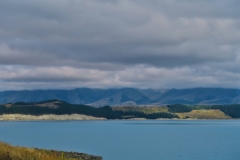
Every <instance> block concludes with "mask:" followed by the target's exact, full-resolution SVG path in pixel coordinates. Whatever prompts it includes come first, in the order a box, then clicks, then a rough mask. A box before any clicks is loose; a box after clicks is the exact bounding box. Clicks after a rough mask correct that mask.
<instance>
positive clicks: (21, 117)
mask: <svg viewBox="0 0 240 160" xmlns="http://www.w3.org/2000/svg"><path fill="white" fill-rule="evenodd" d="M105 120H132V121H146V120H156V121H161V120H171V121H173V120H180V121H181V120H185V121H190V120H239V119H234V118H228V119H197V118H188V119H180V118H173V119H167V118H158V119H146V118H131V119H106V118H102V117H93V116H87V115H82V114H71V115H67V114H64V115H55V114H44V115H40V116H35V115H25V114H3V115H0V122H2V121H105Z"/></svg>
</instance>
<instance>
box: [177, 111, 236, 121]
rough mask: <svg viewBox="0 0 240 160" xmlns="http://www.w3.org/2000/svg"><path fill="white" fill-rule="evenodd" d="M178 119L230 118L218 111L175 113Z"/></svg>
mask: <svg viewBox="0 0 240 160" xmlns="http://www.w3.org/2000/svg"><path fill="white" fill-rule="evenodd" d="M177 115H178V116H179V118H180V119H185V118H194V119H230V118H231V117H230V116H228V115H226V114H224V113H223V112H222V111H220V110H192V111H191V112H186V113H177Z"/></svg>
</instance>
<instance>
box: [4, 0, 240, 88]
mask: <svg viewBox="0 0 240 160" xmlns="http://www.w3.org/2000/svg"><path fill="white" fill-rule="evenodd" d="M239 5H240V2H239V1H238V0H229V1H224V0H210V1H209V0H203V1H195V0H194V1H193V0H161V1H159V0H151V1H145V0H131V1H130V0H103V1H98V0H92V1H89V0H81V1H77V0H61V1H59V0H52V1H46V0H42V1H35V0H31V1H30V0H22V1H7V0H2V1H1V2H0V21H1V24H0V65H2V66H7V67H9V66H10V67H12V66H17V67H18V69H14V70H11V71H10V70H9V69H8V70H7V71H4V70H3V69H1V67H0V72H1V73H3V72H4V73H6V72H8V73H13V72H14V73H15V76H12V77H4V76H3V74H2V75H0V81H1V80H2V81H4V82H3V83H8V81H9V83H10V81H11V83H15V85H17V84H16V83H18V85H19V86H20V83H21V84H22V85H23V83H24V82H26V81H28V82H31V83H32V84H34V82H39V83H38V85H39V86H41V84H42V86H49V85H47V84H46V83H49V84H50V83H52V82H54V81H56V82H59V84H58V85H56V86H63V85H61V84H60V83H61V82H71V81H74V83H75V84H76V86H77V85H79V86H84V85H86V86H89V85H90V86H98V87H107V86H130V87H131V86H136V87H138V86H145V87H148V85H152V87H164V86H167V87H170V88H171V87H176V86H183V87H184V86H186V87H190V86H196V87H197V86H199V85H202V86H203V87H204V86H211V85H213V86H215V85H216V86H217V85H219V86H220V85H221V84H224V85H225V84H226V85H227V86H234V85H236V86H237V87H240V86H239V83H238V82H237V81H236V79H237V78H238V75H239V70H238V69H237V68H238V67H239V62H240V61H239V56H240V52H239V44H240V28H239V24H240V19H239V18H240V16H239V15H240V10H239V9H238V6H239ZM206 66H207V67H206ZM63 67H68V68H70V70H71V71H72V72H73V73H74V74H82V70H84V73H83V74H84V75H85V76H83V77H81V76H76V75H74V74H72V75H67V73H66V72H61V73H59V74H56V73H55V72H54V73H51V68H52V69H54V70H55V71H56V70H58V68H63ZM151 67H152V68H154V69H152V71H151V72H150V70H151ZM23 68H28V70H31V69H32V72H33V73H34V74H33V73H29V72H26V73H24V74H23V73H22V72H20V70H21V71H23ZM44 68H49V71H48V70H47V69H46V75H44V73H43V72H42V71H41V70H43V69H44ZM183 68H184V69H183ZM186 68H191V70H189V71H186ZM206 68H207V69H206ZM80 70H81V72H80ZM92 70H95V71H97V73H96V72H94V73H93V72H91V71H92ZM25 71H26V69H25ZM142 71H144V72H142ZM18 72H20V73H18ZM141 73H142V74H141ZM216 73H219V75H216ZM220 73H222V74H225V75H228V77H229V81H227V80H226V79H223V78H222V77H221V76H220ZM87 75H88V76H87ZM132 75H134V77H138V78H134V77H132ZM161 75H165V76H161ZM92 76H93V77H94V78H92ZM24 77H27V78H24ZM106 77H108V78H106ZM174 77H176V78H177V79H178V81H177V82H176V81H175V82H174V80H176V78H174ZM201 81H202V83H201V84H200V82H201ZM45 82H46V83H45ZM78 82H79V84H78ZM230 82H231V83H232V84H231V83H230ZM180 84H181V85H180ZM33 86H34V85H33ZM149 87H150V86H149Z"/></svg>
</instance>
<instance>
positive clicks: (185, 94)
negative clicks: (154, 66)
mask: <svg viewBox="0 0 240 160" xmlns="http://www.w3.org/2000/svg"><path fill="white" fill-rule="evenodd" d="M49 99H58V100H62V101H65V102H68V103H72V104H89V105H91V106H95V107H101V106H105V105H111V106H117V105H151V104H154V105H156V104H157V105H159V104H178V103H181V104H239V103H240V90H239V89H223V88H193V89H169V90H167V89H166V90H161V89H136V88H121V89H91V88H78V89H73V90H22V91H2V92H0V103H9V102H20V101H21V102H39V101H45V100H49Z"/></svg>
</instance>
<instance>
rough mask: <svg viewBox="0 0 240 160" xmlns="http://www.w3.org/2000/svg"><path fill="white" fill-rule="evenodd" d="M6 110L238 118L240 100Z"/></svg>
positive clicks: (4, 108) (52, 103)
mask: <svg viewBox="0 0 240 160" xmlns="http://www.w3.org/2000/svg"><path fill="white" fill-rule="evenodd" d="M6 114H24V115H35V116H40V115H46V114H55V115H71V114H82V115H87V116H93V117H101V118H106V119H132V118H146V119H158V118H168V119H172V118H180V119H188V118H191V119H192V118H193V119H229V118H240V104H235V105H183V104H174V105H167V106H155V107H137V106H135V107H133V106H122V107H110V106H104V107H100V108H94V107H91V106H87V105H79V104H69V103H66V102H63V101H59V100H48V101H42V102H30V103H26V102H17V103H7V104H2V105H0V116H1V115H6Z"/></svg>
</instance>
